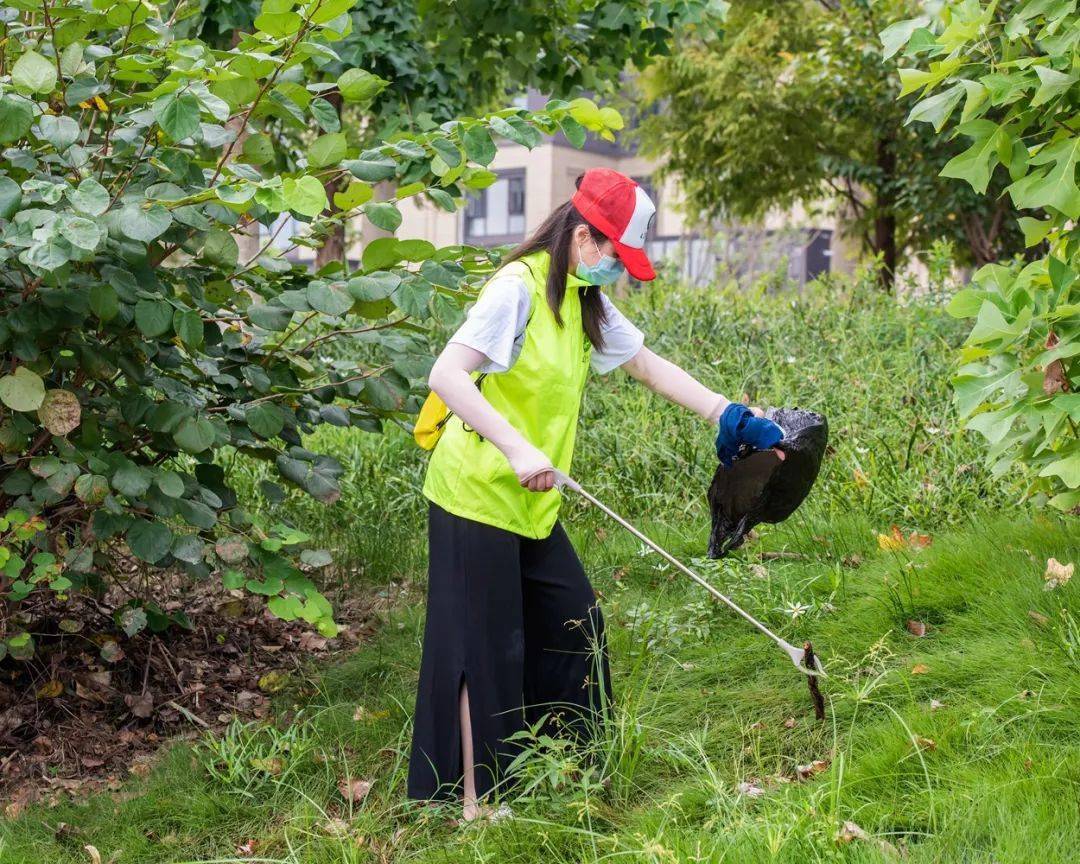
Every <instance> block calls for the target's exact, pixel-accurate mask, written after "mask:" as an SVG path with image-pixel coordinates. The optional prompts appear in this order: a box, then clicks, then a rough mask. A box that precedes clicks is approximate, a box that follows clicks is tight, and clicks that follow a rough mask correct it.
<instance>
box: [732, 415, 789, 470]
mask: <svg viewBox="0 0 1080 864" xmlns="http://www.w3.org/2000/svg"><path fill="white" fill-rule="evenodd" d="M783 438H784V430H783V429H781V428H780V427H779V426H777V425H776V424H775V423H773V422H772V420H766V419H765V418H764V417H755V416H754V415H753V414H752V413H751V412H750V409H749V408H747V407H746V406H745V405H740V404H739V403H738V402H732V403H731V404H730V405H728V406H727V408H725V409H724V413H723V414H721V415H720V423H719V425H718V427H717V432H716V458H718V459H719V460H720V461H721V462H722V463H723V464H724V466H725V467H727V468H730V467H731V464H732V463H733V462H734V461H735V457H736V456H737V455H738V453H739V448H740V447H741V446H742V445H744V444H747V445H749V446H750V447H753V448H754V449H755V450H768V449H769V448H770V447H775V446H776V445H777V444H779V443H780V442H781V441H782V440H783Z"/></svg>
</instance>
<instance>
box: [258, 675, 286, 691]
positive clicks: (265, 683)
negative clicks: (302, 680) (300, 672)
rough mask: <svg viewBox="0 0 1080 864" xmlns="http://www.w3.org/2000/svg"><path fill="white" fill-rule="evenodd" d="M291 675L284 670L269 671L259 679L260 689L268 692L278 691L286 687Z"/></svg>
mask: <svg viewBox="0 0 1080 864" xmlns="http://www.w3.org/2000/svg"><path fill="white" fill-rule="evenodd" d="M288 680H289V676H288V675H286V674H285V673H284V672H278V671H276V670H275V671H273V672H267V673H266V674H265V675H263V676H262V678H260V679H259V689H260V690H262V691H264V692H266V693H277V692H278V691H280V690H283V689H284V688H285V685H286V684H287V683H288Z"/></svg>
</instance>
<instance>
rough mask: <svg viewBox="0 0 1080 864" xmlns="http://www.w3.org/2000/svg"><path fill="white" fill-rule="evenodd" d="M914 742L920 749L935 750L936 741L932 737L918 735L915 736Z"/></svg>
mask: <svg viewBox="0 0 1080 864" xmlns="http://www.w3.org/2000/svg"><path fill="white" fill-rule="evenodd" d="M915 744H916V746H918V748H919V749H920V750H937V741H935V740H934V739H933V738H923V737H921V736H919V737H916V738H915Z"/></svg>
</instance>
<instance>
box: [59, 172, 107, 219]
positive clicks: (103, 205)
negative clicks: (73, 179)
mask: <svg viewBox="0 0 1080 864" xmlns="http://www.w3.org/2000/svg"><path fill="white" fill-rule="evenodd" d="M67 196H68V200H69V201H71V206H72V207H74V208H75V209H76V210H78V211H79V212H80V213H85V214H86V215H87V216H100V215H101V214H102V213H104V212H105V211H106V210H108V209H109V191H108V190H107V189H106V188H105V187H104V186H102V185H101V184H100V183H98V181H97V180H95V179H94V178H93V177H87V178H86V179H85V180H83V181H82V182H81V183H80V184H79V185H78V186H77V187H75V188H74V189H70V188H69V189H68V190H67Z"/></svg>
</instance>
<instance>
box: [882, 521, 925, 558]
mask: <svg viewBox="0 0 1080 864" xmlns="http://www.w3.org/2000/svg"><path fill="white" fill-rule="evenodd" d="M877 541H878V548H879V549H884V550H885V551H887V552H899V551H901V550H903V549H908V548H910V549H925V548H926V547H927V546H929V545H930V544H931V543H932V542H933V538H932V537H931V536H930V535H929V534H920V533H918V532H917V531H912V532H911V533H910V534H909V535H908V536H907V537H905V536H904V532H902V531H901V530H900V528H899V527H898V526H896V525H893V526H892V530H891V531H890V532H889V533H888V534H878V535H877Z"/></svg>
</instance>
